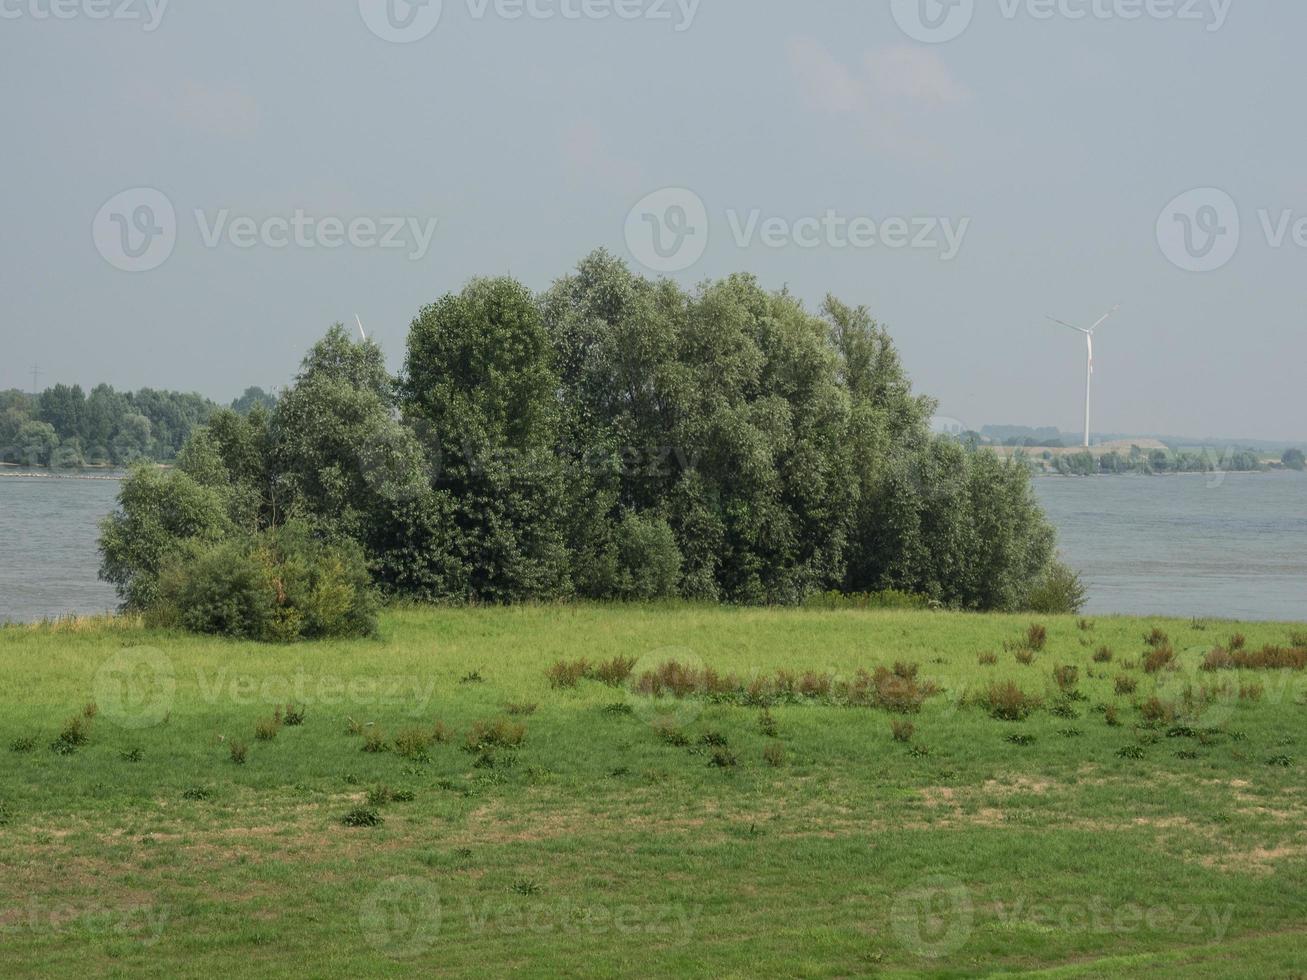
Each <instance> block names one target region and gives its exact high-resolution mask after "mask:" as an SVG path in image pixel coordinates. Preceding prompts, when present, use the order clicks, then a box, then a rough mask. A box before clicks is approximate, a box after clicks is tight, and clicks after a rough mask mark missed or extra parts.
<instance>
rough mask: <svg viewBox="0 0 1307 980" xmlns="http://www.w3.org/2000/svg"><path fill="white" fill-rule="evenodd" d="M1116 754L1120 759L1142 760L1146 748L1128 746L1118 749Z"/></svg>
mask: <svg viewBox="0 0 1307 980" xmlns="http://www.w3.org/2000/svg"><path fill="white" fill-rule="evenodd" d="M1116 754H1117V757H1118V758H1120V759H1142V758H1143V757H1144V747H1143V746H1142V745H1127V746H1124V747H1123V748H1119V749H1117V750H1116Z"/></svg>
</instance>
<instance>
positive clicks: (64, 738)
mask: <svg viewBox="0 0 1307 980" xmlns="http://www.w3.org/2000/svg"><path fill="white" fill-rule="evenodd" d="M90 740H91V723H90V721H89V720H88V719H87V717H86V715H85V714H80V715H73V716H72V717H71V718H69V719H68V720H67V721H66V722H64V727H63V728H62V729H61V730H60V732H59V736H58V738H56V739H55V740H54V742H53V744H51V746H50V748H51V749H53V750H54V751H55V752H56V753H57V754H59V755H72V754H73V753H74V752H76V751H77V750H78V749H80V748H81V747H82V746H84V745H86V744H87V743H88V742H89V741H90Z"/></svg>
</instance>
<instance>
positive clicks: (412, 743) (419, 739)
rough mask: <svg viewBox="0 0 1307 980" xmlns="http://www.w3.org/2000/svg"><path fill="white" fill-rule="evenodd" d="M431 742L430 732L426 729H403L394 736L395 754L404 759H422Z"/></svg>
mask: <svg viewBox="0 0 1307 980" xmlns="http://www.w3.org/2000/svg"><path fill="white" fill-rule="evenodd" d="M431 742H432V735H431V732H429V731H427V730H426V729H423V728H405V729H404V730H403V731H401V732H400V733H399V734H398V735H396V736H395V744H394V749H395V754H396V755H398V756H401V757H403V758H405V759H424V758H426V755H427V748H428V747H429V746H430V745H431Z"/></svg>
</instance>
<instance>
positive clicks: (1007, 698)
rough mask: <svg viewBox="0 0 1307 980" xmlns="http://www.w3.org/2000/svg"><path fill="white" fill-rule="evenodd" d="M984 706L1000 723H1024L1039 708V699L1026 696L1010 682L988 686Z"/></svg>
mask: <svg viewBox="0 0 1307 980" xmlns="http://www.w3.org/2000/svg"><path fill="white" fill-rule="evenodd" d="M984 704H985V706H986V707H987V708H989V713H990V714H991V715H992V716H993V717H995V718H997V719H999V720H1000V721H1024V720H1025V719H1026V718H1028V717H1030V714H1031V713H1032V712H1033V711H1035V709H1037V708H1038V707H1039V699H1038V698H1036V697H1034V696H1033V695H1029V694H1026V692H1025V691H1023V690H1021V688H1020V687H1018V686H1017V685H1016V684H1015V683H1014V682H1012V681H1003V682H1001V683H995V684H991V685H989V689H988V690H987V691H986V692H985V697H984Z"/></svg>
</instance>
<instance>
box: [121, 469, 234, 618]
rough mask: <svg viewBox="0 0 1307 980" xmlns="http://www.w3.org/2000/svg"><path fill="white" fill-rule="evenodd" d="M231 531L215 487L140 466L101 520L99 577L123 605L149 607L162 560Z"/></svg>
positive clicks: (157, 583)
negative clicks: (110, 585) (115, 506)
mask: <svg viewBox="0 0 1307 980" xmlns="http://www.w3.org/2000/svg"><path fill="white" fill-rule="evenodd" d="M232 530H233V529H232V527H231V524H230V521H229V520H228V518H227V508H226V501H225V500H224V499H223V496H222V494H221V493H219V492H218V491H217V490H214V489H213V488H210V487H205V486H202V485H200V484H199V483H197V482H196V481H195V480H194V479H192V478H191V477H190V476H189V475H187V474H186V473H183V472H181V471H180V470H172V471H169V472H163V471H160V470H157V469H155V468H153V467H149V466H141V467H138V468H137V469H135V470H133V471H132V473H131V475H130V476H129V477H128V478H127V479H126V480H124V481H123V485H122V489H121V490H120V491H119V494H118V509H117V510H116V511H115V512H114V513H112V514H110V515H109V516H108V517H107V518H105V519H104V521H103V522H101V524H100V554H101V557H102V561H101V564H100V577H101V578H102V579H104V580H105V581H106V582H112V583H113V584H114V585H115V586H116V587H117V589H118V595H119V596H120V597H121V598H122V600H123V608H124V609H129V610H144V609H148V608H150V607H151V606H152V605H153V604H154V602H155V600H156V599H157V597H158V588H159V574H160V572H161V571H162V569H163V566H164V564H165V563H166V562H168V561H169V560H172V559H175V558H177V557H178V556H180V555H182V554H184V553H185V550H186V548H187V547H188V546H190V545H191V544H192V543H204V542H216V541H219V540H221V539H222V538H223V537H225V536H227V535H229V534H230V533H231V531H232Z"/></svg>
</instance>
